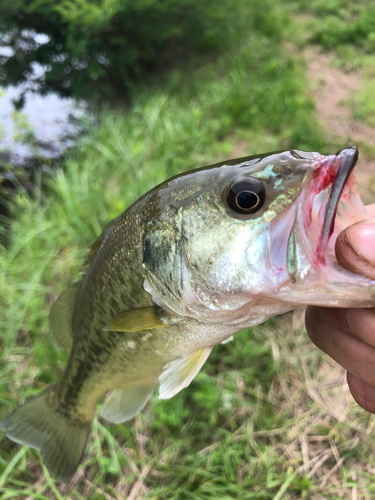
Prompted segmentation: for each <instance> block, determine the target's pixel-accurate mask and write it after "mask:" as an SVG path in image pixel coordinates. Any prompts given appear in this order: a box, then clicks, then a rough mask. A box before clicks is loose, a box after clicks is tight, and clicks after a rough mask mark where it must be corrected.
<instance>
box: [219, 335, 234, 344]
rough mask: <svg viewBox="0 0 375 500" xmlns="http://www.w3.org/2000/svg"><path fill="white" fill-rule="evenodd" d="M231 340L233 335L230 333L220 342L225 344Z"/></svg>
mask: <svg viewBox="0 0 375 500" xmlns="http://www.w3.org/2000/svg"><path fill="white" fill-rule="evenodd" d="M232 340H233V335H231V336H230V337H227V338H226V339H225V340H223V341H222V342H221V343H222V344H227V343H228V342H232Z"/></svg>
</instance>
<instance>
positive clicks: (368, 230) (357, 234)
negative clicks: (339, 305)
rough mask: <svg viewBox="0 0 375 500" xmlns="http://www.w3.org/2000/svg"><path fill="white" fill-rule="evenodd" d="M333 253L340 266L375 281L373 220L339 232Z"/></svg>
mask: <svg viewBox="0 0 375 500" xmlns="http://www.w3.org/2000/svg"><path fill="white" fill-rule="evenodd" d="M335 251H336V257H337V261H338V263H339V264H340V266H342V267H345V269H348V271H352V272H353V273H357V274H362V275H363V276H366V277H367V278H370V279H375V219H367V220H363V221H360V222H357V223H356V224H353V225H352V226H349V227H347V228H346V229H344V231H341V233H340V234H339V235H338V237H337V240H336V247H335Z"/></svg>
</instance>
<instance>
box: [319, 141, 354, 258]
mask: <svg viewBox="0 0 375 500" xmlns="http://www.w3.org/2000/svg"><path fill="white" fill-rule="evenodd" d="M357 160H358V150H357V148H355V147H350V148H346V149H343V150H341V151H339V153H337V155H336V157H335V158H334V160H333V161H331V162H330V165H329V168H330V170H331V171H332V170H336V177H335V178H334V181H333V183H332V185H331V192H330V194H329V197H328V201H327V203H326V206H325V214H324V221H323V226H322V229H321V234H320V238H318V242H317V247H316V251H315V252H316V257H317V259H318V260H320V261H321V260H324V257H325V254H326V251H327V247H328V242H329V239H330V237H331V236H332V233H333V231H334V226H335V218H336V212H337V206H338V204H339V201H340V198H341V195H342V192H343V190H344V188H345V185H346V183H347V181H348V179H349V176H350V174H351V173H352V171H353V169H354V167H355V165H356V163H357ZM337 165H338V166H337Z"/></svg>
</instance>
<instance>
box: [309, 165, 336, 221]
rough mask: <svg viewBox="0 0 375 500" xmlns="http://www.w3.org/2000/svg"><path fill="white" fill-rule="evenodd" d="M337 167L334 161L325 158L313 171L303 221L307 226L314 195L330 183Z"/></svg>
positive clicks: (334, 176) (333, 178)
mask: <svg viewBox="0 0 375 500" xmlns="http://www.w3.org/2000/svg"><path fill="white" fill-rule="evenodd" d="M337 168H338V166H337V165H336V162H334V161H332V160H327V161H325V162H324V163H323V164H322V165H319V166H318V167H317V168H316V169H315V170H314V171H313V173H312V181H311V185H310V190H309V193H308V195H307V197H306V198H307V199H306V202H307V203H306V208H307V210H306V214H305V217H306V219H305V223H306V225H307V227H309V226H310V225H311V222H312V207H313V201H314V198H315V196H316V195H317V194H319V193H321V192H322V191H324V190H325V189H326V188H327V187H328V186H331V185H332V183H333V181H334V180H335V178H336V173H337Z"/></svg>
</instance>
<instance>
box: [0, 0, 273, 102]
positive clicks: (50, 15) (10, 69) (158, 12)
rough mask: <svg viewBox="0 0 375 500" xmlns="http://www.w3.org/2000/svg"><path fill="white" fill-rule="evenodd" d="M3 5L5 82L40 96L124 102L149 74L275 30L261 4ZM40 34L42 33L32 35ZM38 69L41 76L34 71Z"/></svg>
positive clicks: (188, 0) (108, 0) (51, 0)
mask: <svg viewBox="0 0 375 500" xmlns="http://www.w3.org/2000/svg"><path fill="white" fill-rule="evenodd" d="M245 3H246V1H245V0H222V1H220V2H215V1H214V0H207V1H204V2H202V1H201V0H137V1H133V0H121V1H120V0H60V1H56V0H15V1H12V0H3V2H2V8H1V10H0V40H2V43H3V44H5V45H8V46H11V47H12V49H13V52H14V53H13V55H11V56H9V57H5V56H2V57H0V66H1V73H2V74H1V75H0V76H1V78H2V80H3V83H4V84H5V85H6V84H16V83H20V82H30V81H31V85H32V86H33V88H37V89H38V90H39V91H41V92H47V91H50V90H56V91H58V92H59V93H60V94H61V95H64V96H67V95H74V96H76V97H80V98H88V97H90V98H91V97H92V95H93V92H95V91H96V92H100V94H104V95H105V96H106V97H107V98H113V97H115V98H116V99H121V98H122V99H124V97H126V95H127V90H128V88H129V86H130V85H131V83H132V82H134V81H140V80H142V79H143V78H145V75H147V74H149V73H150V71H159V70H162V69H164V68H165V67H169V66H171V65H173V64H177V65H186V64H187V63H188V60H189V58H190V56H193V55H194V54H195V55H197V54H199V55H202V54H207V53H212V52H218V51H219V52H220V51H221V50H222V49H224V48H225V49H228V47H229V46H230V45H231V43H232V42H233V40H234V39H235V40H238V36H239V33H241V32H243V30H244V29H245V27H246V29H247V30H250V31H251V30H256V31H258V32H259V31H262V30H263V32H264V33H265V34H267V33H268V34H271V33H273V34H274V35H275V36H276V40H277V36H278V34H279V33H280V30H279V29H278V27H277V26H276V27H275V23H276V24H277V23H278V20H277V18H275V16H273V15H272V14H271V16H268V15H267V10H266V9H259V8H258V4H260V3H261V2H260V0H255V1H252V2H249V5H247V6H246V8H245V9H244V8H242V5H243V4H245ZM40 34H44V35H47V36H44V37H41V36H38V35H40ZM35 63H39V64H41V65H43V66H44V67H45V68H46V70H47V72H46V75H45V78H42V77H41V78H38V77H36V76H35V74H34V70H35Z"/></svg>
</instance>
